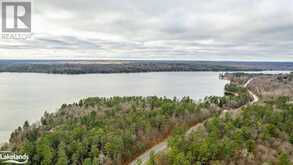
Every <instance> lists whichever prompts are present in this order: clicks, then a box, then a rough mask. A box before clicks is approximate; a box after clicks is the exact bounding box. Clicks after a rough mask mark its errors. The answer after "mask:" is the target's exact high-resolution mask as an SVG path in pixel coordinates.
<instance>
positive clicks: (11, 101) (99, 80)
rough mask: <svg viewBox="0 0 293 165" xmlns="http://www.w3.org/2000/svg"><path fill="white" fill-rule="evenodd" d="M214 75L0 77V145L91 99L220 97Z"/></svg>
mask: <svg viewBox="0 0 293 165" xmlns="http://www.w3.org/2000/svg"><path fill="white" fill-rule="evenodd" d="M218 74H219V73H217V72H158V73H130V74H86V75H53V74H36V73H0V107H1V108H0V112H1V115H0V142H4V141H7V140H8V138H9V136H10V133H11V131H13V130H14V129H15V128H17V127H18V126H20V125H22V124H23V123H24V121H25V120H28V121H29V122H30V123H31V122H35V121H38V120H39V119H40V117H41V116H42V115H43V114H44V112H45V111H48V112H54V111H56V110H57V109H58V108H59V107H60V106H61V105H62V104H63V103H67V104H69V103H73V102H77V101H78V100H80V99H82V98H85V97H91V96H101V97H102V96H105V97H110V96H153V95H156V96H167V97H173V96H176V97H182V96H190V97H192V98H194V99H197V100H198V99H201V98H204V97H205V96H210V95H217V96H222V95H223V93H224V85H225V84H226V83H227V81H225V80H219V79H218Z"/></svg>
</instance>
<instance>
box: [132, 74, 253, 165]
mask: <svg viewBox="0 0 293 165" xmlns="http://www.w3.org/2000/svg"><path fill="white" fill-rule="evenodd" d="M252 80H253V78H251V79H249V80H248V81H247V82H246V83H245V84H244V85H243V87H245V88H247V86H248V85H249V84H250V82H251V81H252ZM248 92H249V94H250V95H251V96H252V97H253V100H252V101H251V102H250V103H249V104H253V103H255V102H257V101H258V100H259V98H258V97H257V96H256V95H255V94H254V93H253V92H251V91H250V90H248ZM240 109H241V107H240V108H237V109H236V110H233V113H235V112H239V111H240ZM226 112H228V110H224V111H223V112H222V114H221V115H223V114H225V113H226ZM207 120H208V119H207ZM205 121H206V120H205ZM205 121H203V122H201V123H198V124H196V125H194V126H193V127H191V128H189V129H188V131H187V132H186V135H188V134H190V133H192V132H193V131H195V130H197V129H198V128H199V127H201V126H202V125H203V123H204V122H205ZM167 147H168V138H166V139H165V140H164V141H162V142H161V143H159V144H157V145H155V146H153V147H152V148H150V149H149V150H147V151H146V152H144V153H143V154H142V155H140V156H139V157H137V158H136V159H135V160H133V161H132V162H130V163H129V165H137V163H138V162H139V161H140V162H141V165H145V164H146V163H147V161H148V160H149V159H150V155H151V153H152V152H153V153H154V154H157V153H159V152H161V151H163V150H165V149H167Z"/></svg>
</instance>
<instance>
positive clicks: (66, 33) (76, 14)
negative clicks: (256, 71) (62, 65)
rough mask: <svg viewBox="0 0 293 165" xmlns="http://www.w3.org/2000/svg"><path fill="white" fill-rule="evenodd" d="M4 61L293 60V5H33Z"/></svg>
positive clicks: (0, 44) (197, 1) (51, 0)
mask: <svg viewBox="0 0 293 165" xmlns="http://www.w3.org/2000/svg"><path fill="white" fill-rule="evenodd" d="M32 6H33V10H32V11H33V13H32V37H31V38H30V39H28V40H3V39H0V59H154V60H213V61H215V60H222V61H229V60H232V61H236V60H241V61H293V1H292V0H221V1H219V0H188V1H186V0H160V1H158V0H123V1H118V0H86V1H83V0H34V1H32Z"/></svg>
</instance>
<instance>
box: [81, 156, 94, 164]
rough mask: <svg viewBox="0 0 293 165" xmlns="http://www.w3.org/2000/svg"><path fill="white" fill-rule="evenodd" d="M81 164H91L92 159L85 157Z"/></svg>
mask: <svg viewBox="0 0 293 165" xmlns="http://www.w3.org/2000/svg"><path fill="white" fill-rule="evenodd" d="M82 164H83V165H92V161H91V159H90V158H86V159H85V160H84V161H83V162H82Z"/></svg>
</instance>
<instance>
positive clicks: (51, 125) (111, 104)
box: [3, 84, 251, 164]
mask: <svg viewBox="0 0 293 165" xmlns="http://www.w3.org/2000/svg"><path fill="white" fill-rule="evenodd" d="M225 88H226V90H227V91H232V93H234V92H235V93H237V95H235V93H234V94H232V93H231V92H230V93H227V94H226V95H225V96H224V97H206V98H205V99H204V100H202V101H194V100H192V99H190V98H189V97H184V98H182V99H177V98H174V99H170V98H164V97H162V98H159V97H155V96H153V97H112V98H87V99H83V100H81V101H80V102H79V103H74V104H69V105H65V104H64V105H63V106H62V107H61V108H60V110H59V111H58V112H56V113H51V114H49V113H45V114H44V116H43V117H42V119H41V122H40V123H39V124H36V123H34V124H31V125H30V124H29V123H28V122H26V123H25V124H24V125H23V126H22V127H19V128H18V129H16V130H15V131H14V132H13V133H12V134H11V138H10V143H9V144H7V145H5V146H4V147H3V148H5V149H10V150H12V151H15V152H21V153H28V154H29V157H30V160H29V164H52V163H53V164H125V163H127V162H129V161H130V160H132V159H134V158H135V157H136V156H137V155H139V154H140V153H142V152H144V151H145V150H146V149H148V148H149V147H151V146H153V145H154V144H156V143H158V142H160V141H161V140H163V139H165V137H166V136H169V134H170V133H171V132H172V130H174V129H175V128H178V127H190V126H192V125H194V124H196V123H198V122H202V121H203V120H206V119H207V118H209V117H211V116H213V115H216V114H217V113H220V112H221V111H222V110H223V109H224V108H235V107H239V106H241V105H243V104H245V103H246V102H249V100H250V99H251V98H250V97H249V95H248V94H247V90H246V89H245V88H242V87H241V86H240V85H236V84H227V85H226V87H225Z"/></svg>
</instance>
